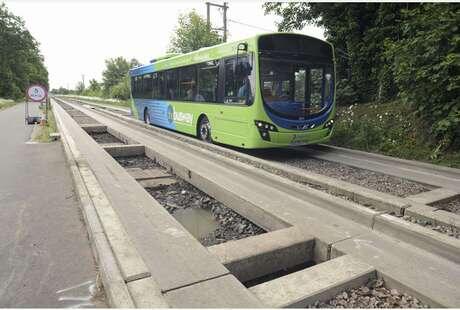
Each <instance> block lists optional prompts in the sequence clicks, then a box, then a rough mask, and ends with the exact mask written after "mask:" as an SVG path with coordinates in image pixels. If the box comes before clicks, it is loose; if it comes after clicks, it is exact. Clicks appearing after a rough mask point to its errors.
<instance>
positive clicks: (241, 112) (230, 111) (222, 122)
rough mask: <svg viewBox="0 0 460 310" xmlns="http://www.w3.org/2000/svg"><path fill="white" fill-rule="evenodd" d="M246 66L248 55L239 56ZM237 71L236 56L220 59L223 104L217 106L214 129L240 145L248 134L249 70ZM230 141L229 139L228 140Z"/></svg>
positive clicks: (220, 85) (250, 95)
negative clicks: (215, 126) (216, 123)
mask: <svg viewBox="0 0 460 310" xmlns="http://www.w3.org/2000/svg"><path fill="white" fill-rule="evenodd" d="M240 61H241V62H243V63H246V64H247V65H248V66H250V65H249V62H248V56H243V57H240V59H239V62H240ZM246 70H247V71H248V72H240V71H241V70H240V71H238V72H237V68H236V58H235V57H230V58H226V59H222V60H221V63H220V70H219V78H220V81H221V83H219V99H221V100H220V102H223V104H222V105H221V106H220V107H219V109H218V112H217V115H216V119H217V122H218V125H217V128H216V131H217V132H221V134H223V135H224V137H223V138H225V140H226V141H227V140H231V143H233V144H237V145H241V143H244V140H245V138H246V136H247V134H248V119H247V115H248V112H249V111H248V109H249V106H248V103H249V101H250V100H252V89H251V85H250V78H251V77H250V74H251V72H250V70H249V69H248V67H247V68H246ZM213 127H214V126H213ZM229 142H230V141H229Z"/></svg>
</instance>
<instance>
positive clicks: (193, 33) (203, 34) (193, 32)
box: [168, 10, 221, 53]
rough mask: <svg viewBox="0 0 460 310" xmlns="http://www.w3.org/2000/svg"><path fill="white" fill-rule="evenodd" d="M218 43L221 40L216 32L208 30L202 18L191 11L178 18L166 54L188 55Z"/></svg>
mask: <svg viewBox="0 0 460 310" xmlns="http://www.w3.org/2000/svg"><path fill="white" fill-rule="evenodd" d="M219 43H221V39H220V37H219V35H218V34H217V32H216V31H214V30H211V29H209V28H208V25H207V23H206V21H205V20H204V18H202V17H201V16H200V15H198V13H196V11H195V10H192V11H191V12H189V13H187V14H181V15H180V16H179V19H178V25H177V27H176V29H175V32H174V34H173V35H172V36H171V45H170V47H169V49H168V52H170V53H189V52H192V51H196V50H198V49H200V48H202V47H207V46H211V45H216V44H219Z"/></svg>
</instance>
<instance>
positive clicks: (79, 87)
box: [75, 81, 85, 95]
mask: <svg viewBox="0 0 460 310" xmlns="http://www.w3.org/2000/svg"><path fill="white" fill-rule="evenodd" d="M75 91H76V93H77V94H78V95H82V94H83V92H84V91H85V84H83V82H82V81H79V82H78V83H77V86H76V87H75Z"/></svg>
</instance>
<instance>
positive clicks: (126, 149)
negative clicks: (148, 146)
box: [104, 144, 145, 157]
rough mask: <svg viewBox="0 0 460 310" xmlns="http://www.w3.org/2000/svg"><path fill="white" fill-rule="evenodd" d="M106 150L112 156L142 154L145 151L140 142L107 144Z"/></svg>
mask: <svg viewBox="0 0 460 310" xmlns="http://www.w3.org/2000/svg"><path fill="white" fill-rule="evenodd" d="M104 150H106V151H107V153H109V154H110V155H111V156H112V157H127V156H142V155H144V153H145V150H144V146H143V145H140V144H123V145H105V146H104Z"/></svg>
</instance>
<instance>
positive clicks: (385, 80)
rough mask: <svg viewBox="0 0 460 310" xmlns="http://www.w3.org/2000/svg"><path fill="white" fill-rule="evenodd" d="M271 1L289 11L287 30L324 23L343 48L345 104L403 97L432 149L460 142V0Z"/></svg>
mask: <svg viewBox="0 0 460 310" xmlns="http://www.w3.org/2000/svg"><path fill="white" fill-rule="evenodd" d="M264 8H265V12H266V13H274V14H276V15H279V16H281V17H282V20H281V22H280V23H279V25H278V26H279V30H280V31H290V30H293V29H301V28H303V27H304V26H305V25H306V24H316V25H318V26H322V27H324V28H325V36H326V39H327V40H329V41H330V42H331V43H333V44H334V46H335V48H336V50H335V51H336V55H337V81H338V83H337V97H336V98H337V103H338V104H339V105H349V104H350V103H365V102H371V101H372V102H388V101H391V100H395V99H397V98H402V99H403V101H402V104H404V105H406V107H405V108H407V111H409V112H411V113H412V112H414V111H416V112H417V116H418V117H420V118H421V119H423V121H424V124H425V126H423V128H421V129H420V132H419V134H423V135H425V137H426V140H427V141H429V143H430V144H431V147H432V148H433V149H434V150H435V153H433V154H432V156H433V157H436V156H438V154H439V153H441V152H442V151H443V150H445V149H448V148H453V149H460V141H459V140H460V126H459V125H460V103H459V100H460V99H459V98H460V96H459V95H460V93H459V89H460V77H459V74H460V70H459V69H460V68H459V67H460V35H459V31H458V27H459V25H460V12H459V8H460V5H459V4H458V3H435V4H434V3H376V2H373V3H311V2H308V3H306V2H301V3H297V2H290V3H279V2H270V3H266V4H265V5H264ZM369 125H372V124H369ZM356 126H357V125H354V126H353V130H357V134H358V135H359V134H360V133H361V132H363V133H364V130H365V128H364V127H359V128H358V127H356ZM361 126H364V125H363V123H361ZM367 130H368V134H369V135H371V134H372V132H373V130H374V129H372V128H370V127H369V128H368V129H367ZM375 139H376V141H375V142H376V143H377V144H378V143H379V142H378V139H379V138H378V137H376V138H375Z"/></svg>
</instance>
